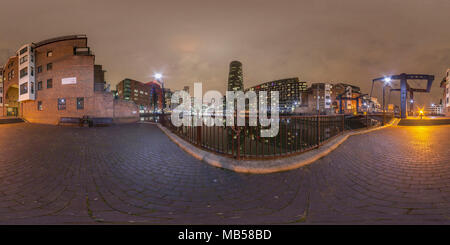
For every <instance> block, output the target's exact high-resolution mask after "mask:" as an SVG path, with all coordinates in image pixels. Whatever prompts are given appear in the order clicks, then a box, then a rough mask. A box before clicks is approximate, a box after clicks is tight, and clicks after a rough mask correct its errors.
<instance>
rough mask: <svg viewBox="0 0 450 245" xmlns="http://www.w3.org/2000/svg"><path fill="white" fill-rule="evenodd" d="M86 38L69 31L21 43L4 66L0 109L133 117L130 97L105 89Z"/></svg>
mask: <svg viewBox="0 0 450 245" xmlns="http://www.w3.org/2000/svg"><path fill="white" fill-rule="evenodd" d="M87 41H88V39H87V37H86V36H85V35H73V36H63V37H57V38H52V39H48V40H44V41H41V42H37V43H30V44H26V45H24V46H22V47H21V48H20V49H19V50H18V51H17V53H16V56H13V57H10V58H9V59H8V61H7V63H6V64H5V65H4V67H3V77H4V78H5V79H4V81H3V93H2V97H4V103H3V105H2V106H1V107H2V108H1V109H2V110H1V111H2V115H3V116H18V117H22V118H24V119H25V120H27V121H29V122H36V123H45V124H57V123H58V122H59V119H60V118H61V117H82V116H90V117H107V118H113V120H114V121H115V122H118V123H121V122H134V121H138V120H139V114H138V113H137V111H138V108H137V106H136V105H135V104H134V103H130V102H126V101H123V100H118V99H114V97H113V94H112V93H110V92H107V91H105V84H106V82H105V80H104V72H105V71H104V70H103V69H102V67H101V66H100V65H95V56H94V55H93V53H92V52H91V50H90V48H89V46H88V42H87Z"/></svg>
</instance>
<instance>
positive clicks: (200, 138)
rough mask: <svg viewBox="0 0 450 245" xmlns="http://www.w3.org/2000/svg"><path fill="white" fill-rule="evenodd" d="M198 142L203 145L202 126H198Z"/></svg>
mask: <svg viewBox="0 0 450 245" xmlns="http://www.w3.org/2000/svg"><path fill="white" fill-rule="evenodd" d="M197 144H198V145H199V146H201V145H202V126H197Z"/></svg>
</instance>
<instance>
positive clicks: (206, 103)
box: [171, 83, 280, 137]
mask: <svg viewBox="0 0 450 245" xmlns="http://www.w3.org/2000/svg"><path fill="white" fill-rule="evenodd" d="M258 94H259V98H258V96H257V95H256V92H255V91H247V92H246V93H244V92H242V91H227V92H226V95H225V98H226V100H225V102H226V103H225V104H224V101H223V95H222V93H220V92H219V91H216V90H210V91H207V92H206V93H205V94H203V89H202V83H195V84H194V97H193V98H192V99H191V97H190V95H189V93H187V92H186V91H176V92H175V93H174V94H173V95H172V98H171V103H172V104H177V105H178V106H177V107H176V108H175V109H174V110H173V111H172V115H171V121H172V124H173V125H174V126H176V127H180V126H202V125H204V126H208V127H212V126H222V125H224V120H225V125H226V126H227V127H233V126H245V125H246V122H245V121H246V118H247V116H246V115H248V120H249V122H248V125H249V126H251V127H256V126H258V119H259V126H261V131H260V133H261V137H274V136H276V135H277V134H278V131H279V122H280V119H279V92H278V91H271V92H270V107H269V108H270V118H269V109H268V101H267V92H266V91H259V93H258ZM180 100H181V101H182V102H181V103H180ZM246 101H248V103H246Z"/></svg>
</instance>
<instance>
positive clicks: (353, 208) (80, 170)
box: [0, 123, 450, 224]
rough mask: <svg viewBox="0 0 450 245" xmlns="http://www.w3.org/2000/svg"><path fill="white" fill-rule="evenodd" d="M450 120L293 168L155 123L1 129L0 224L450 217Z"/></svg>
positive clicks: (354, 144)
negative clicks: (173, 137) (186, 143)
mask: <svg viewBox="0 0 450 245" xmlns="http://www.w3.org/2000/svg"><path fill="white" fill-rule="evenodd" d="M449 136H450V126H449V125H443V126H430V127H390V128H387V129H382V130H377V131H374V132H371V133H368V134H363V135H358V136H352V137H350V138H349V139H348V140H347V141H346V142H344V143H343V144H342V145H341V146H339V148H338V149H336V150H335V151H333V152H332V153H331V154H329V155H328V156H326V157H324V158H322V159H320V160H319V161H317V162H315V163H312V164H310V165H307V166H305V167H302V168H300V169H296V170H292V171H288V172H282V173H274V174H266V175H251V174H240V173H235V172H231V171H228V170H223V169H219V168H215V167H212V166H210V165H208V164H206V163H204V162H201V161H198V160H196V159H195V158H193V157H191V156H190V155H188V154H187V153H185V152H184V151H183V150H181V149H180V148H178V147H177V146H176V145H175V144H174V143H173V142H171V141H170V140H169V139H168V138H167V136H166V135H165V134H164V133H162V132H161V131H160V130H159V129H158V128H157V127H156V126H155V125H151V124H133V125H122V126H112V127H104V128H76V127H58V126H46V125H37V124H29V123H17V124H3V125H0V224H95V223H99V224H105V223H107V224H140V223H146V224H249V223H250V224H315V223H331V224H399V223H400V224H404V223H406V224H430V223H431V224H435V223H444V224H450V151H449V150H448V149H450V141H449Z"/></svg>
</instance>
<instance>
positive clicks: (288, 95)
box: [245, 77, 307, 113]
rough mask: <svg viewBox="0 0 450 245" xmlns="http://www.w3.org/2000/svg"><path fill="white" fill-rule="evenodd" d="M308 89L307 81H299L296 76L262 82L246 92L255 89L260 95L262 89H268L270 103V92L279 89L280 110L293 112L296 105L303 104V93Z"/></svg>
mask: <svg viewBox="0 0 450 245" xmlns="http://www.w3.org/2000/svg"><path fill="white" fill-rule="evenodd" d="M306 90H307V85H306V82H302V81H299V79H298V77H294V78H286V79H280V80H275V81H271V82H266V83H262V84H259V85H256V86H253V87H251V88H247V89H245V92H247V91H255V92H256V94H257V95H258V96H259V92H260V91H266V92H267V99H268V103H270V101H271V93H270V92H271V91H278V92H279V106H280V108H279V110H280V112H281V113H292V112H293V111H294V110H295V108H296V107H299V106H300V105H301V104H302V95H303V94H304V93H305V92H306ZM268 108H270V104H268Z"/></svg>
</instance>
